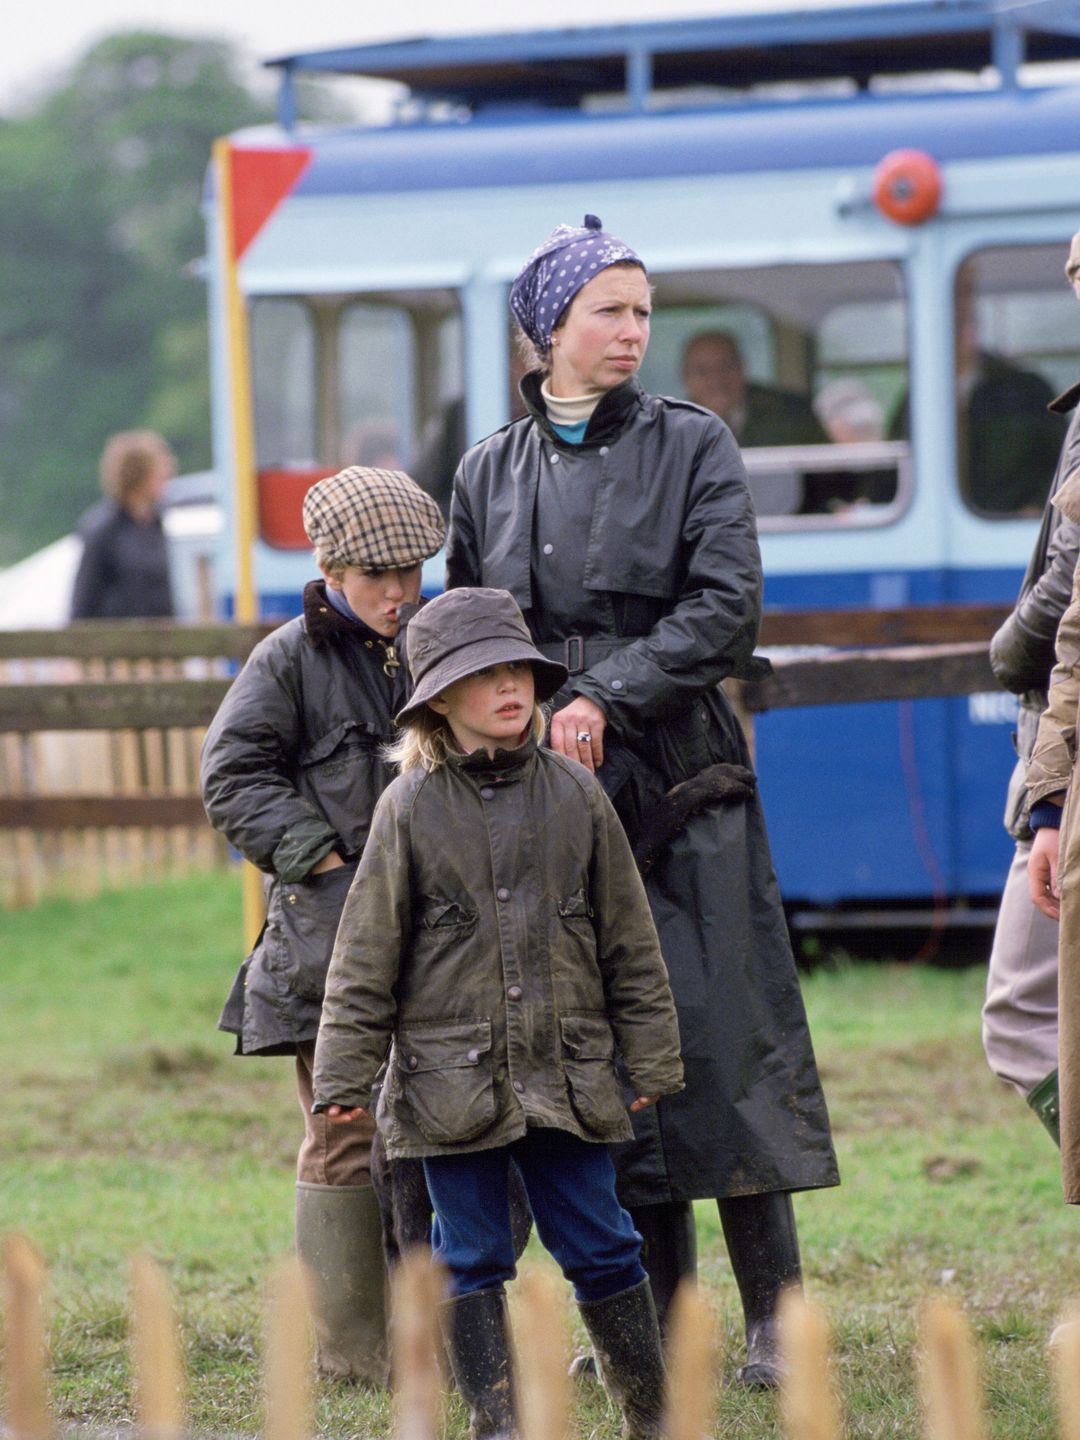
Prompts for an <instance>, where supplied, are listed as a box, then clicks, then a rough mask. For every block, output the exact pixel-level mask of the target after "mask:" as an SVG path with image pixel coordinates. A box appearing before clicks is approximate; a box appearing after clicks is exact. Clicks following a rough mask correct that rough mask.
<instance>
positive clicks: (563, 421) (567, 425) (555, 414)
mask: <svg viewBox="0 0 1080 1440" xmlns="http://www.w3.org/2000/svg"><path fill="white" fill-rule="evenodd" d="M606 393H607V392H606V391H604V390H590V391H588V393H587V394H585V395H573V396H570V397H569V398H564V397H563V396H561V395H553V394H552V393H551V388H550V386H549V384H548V381H547V380H545V381H544V382H543V383H542V384H541V386H540V394H541V397H542V398H543V401H544V408H545V410H546V411H547V418H548V422H549V424H550V425H551V428H552V429H553V430H554V431H555V433H556V435H558V436H559V437H560V438H561V439H563V440H565V441H566V442H567V444H568V445H580V444H581V442H582V440H584V438H585V431H586V430H587V429H588V426H589V421H590V420H591V419H592V413H593V411H594V410H595V409H596V407H597V405H599V403H600V401H601V400H602V399H603V397H604V395H605V394H606Z"/></svg>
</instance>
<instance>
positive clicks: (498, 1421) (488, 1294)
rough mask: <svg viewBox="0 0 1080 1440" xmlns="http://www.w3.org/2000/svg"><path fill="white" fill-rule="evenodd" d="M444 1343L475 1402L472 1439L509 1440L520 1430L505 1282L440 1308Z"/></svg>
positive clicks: (469, 1400) (465, 1394) (462, 1390)
mask: <svg viewBox="0 0 1080 1440" xmlns="http://www.w3.org/2000/svg"><path fill="white" fill-rule="evenodd" d="M439 1322H440V1324H441V1326H442V1334H443V1343H444V1344H445V1346H446V1353H447V1354H448V1355H449V1357H450V1366H451V1368H452V1370H453V1372H454V1379H455V1381H456V1382H457V1388H458V1392H459V1394H460V1395H461V1398H462V1399H463V1400H464V1401H465V1404H466V1405H467V1406H468V1407H469V1435H470V1436H471V1437H472V1440H508V1437H509V1436H511V1435H512V1434H513V1430H514V1394H513V1387H512V1384H511V1379H510V1342H509V1340H508V1338H507V1327H506V1292H505V1291H504V1290H503V1288H502V1286H501V1285H499V1286H497V1287H495V1288H494V1289H490V1290H474V1291H472V1292H471V1294H469V1295H458V1296H456V1297H455V1298H454V1299H453V1300H447V1301H446V1302H445V1304H443V1305H442V1306H441V1307H440V1311H439Z"/></svg>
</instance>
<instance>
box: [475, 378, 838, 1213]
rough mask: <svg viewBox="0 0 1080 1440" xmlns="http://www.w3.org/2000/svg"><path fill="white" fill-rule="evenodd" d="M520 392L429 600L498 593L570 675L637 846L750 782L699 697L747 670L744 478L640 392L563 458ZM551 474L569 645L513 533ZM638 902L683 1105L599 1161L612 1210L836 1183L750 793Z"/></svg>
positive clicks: (720, 709) (691, 415)
mask: <svg viewBox="0 0 1080 1440" xmlns="http://www.w3.org/2000/svg"><path fill="white" fill-rule="evenodd" d="M522 393H523V395H524V396H525V399H526V402H527V403H528V404H529V406H530V412H531V413H530V415H529V416H526V417H525V418H523V419H521V420H518V421H514V422H512V423H511V424H510V425H508V426H505V427H504V428H503V429H502V430H500V431H498V432H496V433H495V434H494V435H492V436H490V437H489V438H488V439H487V440H484V441H482V442H481V443H480V444H479V445H477V446H474V447H473V448H472V449H471V450H469V451H468V452H467V453H466V455H465V456H464V458H463V460H462V462H461V465H460V467H459V470H458V474H457V477H456V480H455V487H454V499H453V504H452V507H451V522H450V536H449V541H448V550H447V583H448V586H455V585H494V586H500V587H502V588H505V589H507V590H509V591H510V592H511V594H513V596H514V598H515V599H516V600H517V601H518V604H519V605H520V606H521V607H522V609H523V611H524V613H525V618H526V620H527V621H528V623H529V627H530V629H531V631H532V633H533V636H534V638H535V639H536V641H537V643H538V645H539V646H540V648H541V649H542V650H543V651H544V653H545V654H548V655H549V656H551V657H552V658H558V659H563V658H566V659H568V660H569V661H570V664H571V668H572V669H573V668H575V662H578V661H581V662H582V663H583V665H584V669H583V670H582V671H581V673H578V674H577V675H576V676H575V677H574V678H572V679H571V681H570V684H569V689H568V691H566V692H563V694H562V695H561V696H560V697H558V698H557V699H556V702H555V703H556V705H558V704H560V703H566V702H567V701H568V699H569V698H570V691H572V692H574V693H577V694H580V695H585V696H587V697H588V698H589V699H590V700H593V701H594V702H595V703H596V704H598V705H599V706H600V707H601V709H603V710H604V712H605V714H606V715H607V718H608V728H607V729H606V731H605V734H604V745H605V764H604V765H603V767H602V768H601V770H600V772H599V774H600V779H601V780H602V781H603V783H604V784H605V788H606V789H607V790H608V793H609V794H610V795H611V796H612V799H613V802H614V804H615V807H616V810H617V811H618V813H619V816H620V818H621V819H622V821H623V823H624V825H625V826H626V828H627V831H628V833H629V835H630V838H631V840H632V841H634V842H637V841H638V839H639V838H640V837H641V834H642V831H643V830H644V829H647V827H648V825H649V816H650V814H651V812H652V811H653V809H654V807H655V806H656V804H657V802H658V800H659V799H660V797H661V796H662V795H663V794H664V793H665V792H666V791H667V790H668V789H669V788H670V787H671V786H673V785H675V784H677V783H679V782H681V781H684V780H686V779H688V778H689V777H690V776H692V775H695V774H698V773H699V772H701V771H702V770H704V769H705V768H706V767H708V766H710V765H712V764H715V763H718V762H721V763H722V762H728V763H731V762H734V763H738V764H742V765H746V764H748V763H749V755H748V751H747V747H746V743H745V739H744V737H743V735H742V731H741V729H740V727H739V725H738V722H737V720H736V719H735V716H734V714H733V712H732V710H731V707H730V704H729V702H728V700H727V698H726V696H725V695H724V693H723V691H722V690H721V689H720V688H719V682H720V681H721V680H723V679H724V678H726V677H727V676H729V675H746V674H753V673H754V665H755V662H754V660H753V647H754V643H755V641H756V638H757V631H758V623H759V616H760V604H761V561H760V553H759V550H758V544H757V533H756V524H755V520H754V514H753V509H752V506H751V502H750V497H749V491H748V488H747V485H746V477H745V471H744V469H743V465H742V461H741V458H740V456H739V453H738V449H737V447H736V445H735V442H734V440H733V439H732V436H731V433H730V431H729V430H728V429H727V427H726V426H725V425H724V424H723V422H722V421H720V420H718V419H717V418H716V417H715V416H714V415H712V414H710V413H709V412H707V411H704V410H702V409H700V408H699V407H698V406H695V405H691V404H689V403H687V402H682V401H676V400H668V399H664V398H661V397H658V396H653V395H649V394H646V393H645V392H644V391H642V389H641V387H640V386H639V384H638V383H637V381H636V380H631V381H627V382H626V383H624V384H623V385H620V386H618V387H617V388H616V389H614V390H612V391H610V392H609V393H608V394H607V395H605V396H604V397H603V399H602V400H601V402H600V404H599V405H598V407H597V409H596V411H595V412H594V414H593V416H592V419H591V420H590V423H589V427H588V429H587V431H586V434H585V439H584V442H583V444H582V445H581V446H569V445H566V444H565V443H564V442H563V441H561V440H560V439H559V438H558V436H557V435H556V433H555V432H554V431H553V430H552V429H551V428H550V426H549V425H548V424H547V421H546V417H545V415H544V411H543V401H542V399H541V397H540V394H539V383H538V380H537V377H536V376H527V377H526V379H525V382H523V385H522ZM556 457H557V459H556ZM556 463H558V464H560V465H561V466H562V470H561V471H560V475H561V474H563V473H564V472H565V471H566V469H567V467H569V466H572V467H574V469H573V471H572V473H573V474H574V475H575V476H576V475H577V474H578V473H579V472H580V475H581V480H582V484H583V485H586V484H587V485H590V486H592V487H593V494H594V496H595V500H594V503H593V510H592V517H591V523H590V524H588V525H587V527H581V526H577V527H574V528H570V527H564V530H563V532H562V533H559V532H558V520H557V516H555V517H552V516H551V515H550V514H549V515H548V518H547V524H548V527H549V528H548V529H547V530H546V531H545V534H546V535H547V536H548V537H549V539H551V540H552V541H553V547H554V548H555V549H556V550H558V549H559V548H560V547H566V548H567V549H569V550H572V549H573V547H577V551H580V567H579V573H580V587H581V589H582V591H583V592H585V594H586V596H587V603H586V604H585V605H584V607H583V615H584V616H585V617H587V618H585V619H583V622H582V624H581V626H580V627H579V630H578V632H577V633H576V634H575V635H574V636H573V637H570V636H567V635H566V634H564V633H560V631H559V629H558V627H556V626H553V625H552V624H551V622H550V621H549V618H548V615H547V606H548V603H549V597H547V596H546V595H545V593H544V588H543V573H544V571H543V563H542V559H543V557H542V556H540V555H538V553H537V550H538V547H537V545H536V544H535V534H534V526H535V523H536V521H535V516H536V515H537V512H538V506H539V505H540V503H541V502H542V500H543V493H544V492H543V487H544V486H545V484H548V483H550V484H554V483H556V482H555V480H554V478H553V471H552V467H553V466H554V465H556ZM552 525H554V527H555V528H554V529H552V528H551V527H552ZM574 553H577V552H576V551H575V552H574ZM791 803H793V804H796V803H798V797H797V796H792V797H791ZM813 841H814V823H813V818H812V817H808V820H807V843H808V844H811V843H813ZM646 892H647V895H648V898H649V902H650V905H651V908H652V913H653V918H654V920H655V921H656V925H657V929H658V931H659V934H660V940H661V945H662V949H663V954H664V959H665V961H666V964H667V968H668V974H669V977H670V981H671V988H672V991H673V993H674V996H675V1003H676V1008H677V1010H678V1015H679V1031H680V1037H681V1043H682V1056H683V1064H684V1070H685V1080H686V1086H685V1089H684V1090H683V1091H682V1092H681V1093H680V1094H678V1095H676V1096H672V1097H670V1098H669V1099H667V1100H665V1101H664V1102H663V1104H662V1105H660V1106H657V1107H654V1109H652V1110H647V1111H645V1112H643V1113H642V1114H640V1115H637V1116H635V1117H633V1123H634V1129H635V1133H636V1136H637V1139H636V1140H635V1141H634V1142H633V1143H632V1144H629V1145H625V1146H617V1147H616V1148H615V1151H614V1154H615V1160H616V1165H617V1168H618V1172H619V1195H620V1198H621V1199H622V1201H623V1203H624V1204H630V1205H639V1204H649V1203H656V1202H660V1201H666V1200H678V1199H693V1198H696V1197H707V1196H727V1195H744V1194H754V1193H760V1192H765V1191H775V1190H795V1189H806V1188H812V1187H816V1186H824V1185H834V1184H836V1183H837V1181H838V1178H839V1177H838V1173H837V1167H836V1159H835V1155H834V1153H833V1148H832V1141H831V1136H830V1131H829V1121H828V1114H827V1110H826V1106H825V1100H824V1096H823V1094H822V1092H821V1087H820V1083H819V1080H818V1074H817V1068H816V1064H815V1060H814V1054H813V1047H812V1045H811V1041H810V1035H809V1030H808V1027H807V1023H806V1015H805V1011H804V1007H803V1002H802V996H801V993H800V990H799V983H798V978H797V975H796V972H795V965H794V960H793V957H792V953H791V947H790V943H789V940H788V935H787V926H786V923H785V919H784V914H783V909H782V906H781V902H780V896H779V893H778V890H777V886H776V879H775V875H774V872H773V868H772V862H771V859H770V855H769V846H768V839H767V836H766V832H765V823H764V817H763V815H762V812H761V807H760V804H759V802H758V799H757V796H756V794H752V795H751V797H750V799H749V800H747V801H746V802H745V803H737V804H726V805H710V806H708V807H707V808H706V809H704V810H702V811H700V812H699V813H697V814H695V815H693V816H692V817H691V818H690V819H689V821H688V822H687V824H686V826H685V828H684V829H683V830H682V832H681V833H679V834H678V835H677V836H676V837H675V838H674V840H673V841H672V842H671V844H670V846H669V847H668V849H667V851H666V853H665V854H664V855H663V856H662V857H661V858H660V860H659V862H658V863H657V864H656V865H655V867H654V868H653V870H652V871H651V872H650V874H649V877H648V880H647V883H646Z"/></svg>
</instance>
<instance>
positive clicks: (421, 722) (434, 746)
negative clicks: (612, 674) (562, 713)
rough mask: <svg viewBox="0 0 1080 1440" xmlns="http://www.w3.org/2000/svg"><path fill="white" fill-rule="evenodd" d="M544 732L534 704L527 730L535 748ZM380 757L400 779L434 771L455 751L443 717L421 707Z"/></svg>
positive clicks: (539, 711) (542, 716) (543, 717)
mask: <svg viewBox="0 0 1080 1440" xmlns="http://www.w3.org/2000/svg"><path fill="white" fill-rule="evenodd" d="M546 729H547V716H546V715H545V714H544V711H543V710H542V709H541V707H540V706H539V705H537V704H536V703H535V702H534V703H533V712H532V718H531V720H530V721H529V730H530V733H531V735H532V738H533V739H534V740H535V741H536V743H537V744H538V745H539V744H540V742H541V740H543V738H544V731H545V730H546ZM382 753H383V759H384V760H386V761H387V762H388V763H389V764H391V765H396V766H397V767H398V769H399V770H400V771H401V773H402V775H404V774H405V773H406V771H408V770H416V769H418V768H420V769H424V770H428V771H431V770H438V769H439V767H440V766H442V765H445V764H446V762H447V759H448V758H449V757H450V756H451V755H457V754H458V753H459V751H458V747H457V744H456V743H455V741H454V732H453V731H452V730H451V729H450V723H449V721H448V720H447V718H446V716H445V715H440V714H439V713H438V711H437V710H432V708H431V706H430V705H422V706H421V707H420V709H419V710H417V711H416V712H415V713H414V714H412V715H410V716H409V718H408V719H407V720H406V721H405V723H404V724H403V725H402V727H401V733H400V734H399V735H398V738H397V739H396V740H394V741H392V742H391V743H390V744H389V745H387V746H385V747H384V749H383V752H382Z"/></svg>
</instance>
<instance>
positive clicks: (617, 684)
mask: <svg viewBox="0 0 1080 1440" xmlns="http://www.w3.org/2000/svg"><path fill="white" fill-rule="evenodd" d="M611 688H612V689H613V690H621V689H622V688H623V682H622V681H621V680H612V682H611Z"/></svg>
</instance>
